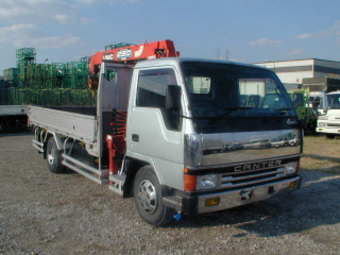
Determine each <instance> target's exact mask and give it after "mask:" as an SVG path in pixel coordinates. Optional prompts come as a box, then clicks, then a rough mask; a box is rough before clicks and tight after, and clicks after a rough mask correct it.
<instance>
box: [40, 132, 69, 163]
mask: <svg viewBox="0 0 340 255" xmlns="http://www.w3.org/2000/svg"><path fill="white" fill-rule="evenodd" d="M51 137H53V138H54V141H55V143H56V146H57V149H58V150H63V148H64V144H63V140H62V138H61V137H60V135H59V134H57V133H56V132H49V131H47V134H46V136H45V139H44V159H46V157H47V156H46V147H47V143H48V140H49V139H50V138H51Z"/></svg>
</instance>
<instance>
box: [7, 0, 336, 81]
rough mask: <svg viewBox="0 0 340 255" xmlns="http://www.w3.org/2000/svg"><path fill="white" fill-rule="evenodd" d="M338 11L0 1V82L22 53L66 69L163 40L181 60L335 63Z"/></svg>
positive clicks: (315, 0) (301, 0) (297, 3)
mask: <svg viewBox="0 0 340 255" xmlns="http://www.w3.org/2000/svg"><path fill="white" fill-rule="evenodd" d="M339 10H340V1H339V0H323V1H322V0H294V1H293V0H235V1H232V0H181V1H179V0H167V1H161V0H0V76H1V75H2V70H4V69H7V68H12V67H15V66H16V50H17V49H19V48H23V47H33V48H35V49H36V52H37V63H43V62H45V60H46V59H48V61H46V63H66V62H69V61H78V60H79V59H80V58H81V57H83V56H90V55H93V54H94V53H95V52H97V51H103V50H104V48H105V46H106V45H110V44H115V43H119V42H129V43H134V44H141V43H144V42H145V41H148V42H152V41H158V40H164V39H170V40H173V41H174V43H175V47H176V50H177V51H180V52H181V56H182V57H197V58H209V59H216V58H217V57H219V58H220V59H227V60H231V61H237V62H243V63H255V62H263V61H277V60H289V59H301V58H322V59H329V60H338V61H340V12H339Z"/></svg>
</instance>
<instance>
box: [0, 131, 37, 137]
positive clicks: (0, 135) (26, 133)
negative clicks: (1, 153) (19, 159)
mask: <svg viewBox="0 0 340 255" xmlns="http://www.w3.org/2000/svg"><path fill="white" fill-rule="evenodd" d="M26 135H32V137H33V133H32V132H30V131H25V132H23V131H18V132H14V131H13V132H11V133H1V134H0V137H5V136H26Z"/></svg>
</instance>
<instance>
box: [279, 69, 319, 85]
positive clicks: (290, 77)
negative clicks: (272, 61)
mask: <svg viewBox="0 0 340 255" xmlns="http://www.w3.org/2000/svg"><path fill="white" fill-rule="evenodd" d="M276 75H277V76H278V77H279V78H280V80H281V82H282V83H299V84H302V80H303V78H313V72H291V73H276Z"/></svg>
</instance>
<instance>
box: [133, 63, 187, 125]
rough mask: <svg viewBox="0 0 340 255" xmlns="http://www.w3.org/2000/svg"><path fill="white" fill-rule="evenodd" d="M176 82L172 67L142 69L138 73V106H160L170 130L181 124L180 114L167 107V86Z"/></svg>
mask: <svg viewBox="0 0 340 255" xmlns="http://www.w3.org/2000/svg"><path fill="white" fill-rule="evenodd" d="M176 84H177V81H176V76H175V73H174V71H173V69H171V68H162V69H152V70H141V71H140V72H139V75H138V83H137V98H136V106H137V107H152V108H159V109H160V110H161V111H162V114H163V119H164V122H165V125H166V127H167V128H168V129H170V130H179V129H180V124H181V123H180V119H179V117H178V116H177V115H178V114H177V115H176V114H174V113H172V112H169V111H167V110H166V109H165V97H166V91H167V87H168V85H176Z"/></svg>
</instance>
